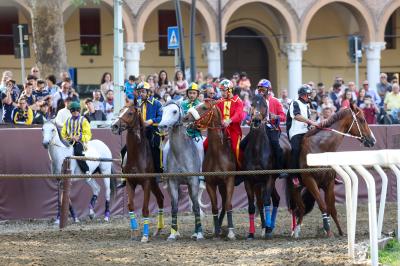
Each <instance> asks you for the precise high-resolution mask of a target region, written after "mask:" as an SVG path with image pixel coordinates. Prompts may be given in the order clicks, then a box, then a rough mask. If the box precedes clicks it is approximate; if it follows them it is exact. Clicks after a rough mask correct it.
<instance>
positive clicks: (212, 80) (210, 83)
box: [200, 74, 235, 91]
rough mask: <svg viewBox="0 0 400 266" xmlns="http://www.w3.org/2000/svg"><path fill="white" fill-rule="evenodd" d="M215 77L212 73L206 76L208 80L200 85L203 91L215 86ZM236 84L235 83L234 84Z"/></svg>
mask: <svg viewBox="0 0 400 266" xmlns="http://www.w3.org/2000/svg"><path fill="white" fill-rule="evenodd" d="M213 83H214V78H213V76H212V75H211V74H208V75H207V76H206V81H205V82H204V83H203V84H202V85H201V86H200V88H201V90H202V91H206V90H207V88H208V87H210V86H211V87H213V86H214V84H213ZM234 86H235V85H234Z"/></svg>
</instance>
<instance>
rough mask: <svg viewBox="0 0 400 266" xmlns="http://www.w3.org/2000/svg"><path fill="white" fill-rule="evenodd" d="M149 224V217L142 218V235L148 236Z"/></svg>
mask: <svg viewBox="0 0 400 266" xmlns="http://www.w3.org/2000/svg"><path fill="white" fill-rule="evenodd" d="M149 225H150V219H149V218H143V235H144V236H149V231H150V229H149Z"/></svg>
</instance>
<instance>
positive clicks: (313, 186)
mask: <svg viewBox="0 0 400 266" xmlns="http://www.w3.org/2000/svg"><path fill="white" fill-rule="evenodd" d="M303 179H304V181H303V182H304V184H305V186H306V188H307V190H308V191H309V192H310V193H311V195H312V196H313V197H314V199H315V201H316V202H317V204H318V207H319V209H320V211H321V213H322V223H323V227H324V230H325V232H326V234H327V236H329V237H332V236H333V233H332V231H331V226H330V219H329V215H328V211H327V208H326V204H325V202H324V201H323V200H322V198H321V195H320V192H319V188H318V185H317V182H316V181H315V179H314V178H313V177H311V176H307V178H303Z"/></svg>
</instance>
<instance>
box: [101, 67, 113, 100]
mask: <svg viewBox="0 0 400 266" xmlns="http://www.w3.org/2000/svg"><path fill="white" fill-rule="evenodd" d="M109 90H112V91H113V90H114V84H113V81H112V76H111V73H109V72H105V73H104V74H103V76H102V77H101V85H100V92H101V96H102V97H103V99H105V98H106V94H107V92H108V91H109Z"/></svg>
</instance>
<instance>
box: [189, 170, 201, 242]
mask: <svg viewBox="0 0 400 266" xmlns="http://www.w3.org/2000/svg"><path fill="white" fill-rule="evenodd" d="M198 194H199V179H198V177H197V176H193V177H191V180H190V184H189V196H190V199H191V200H192V203H193V206H192V208H193V213H194V221H195V230H194V231H195V235H193V236H195V238H196V240H202V239H204V236H203V229H202V227H201V220H200V205H199V199H198Z"/></svg>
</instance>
